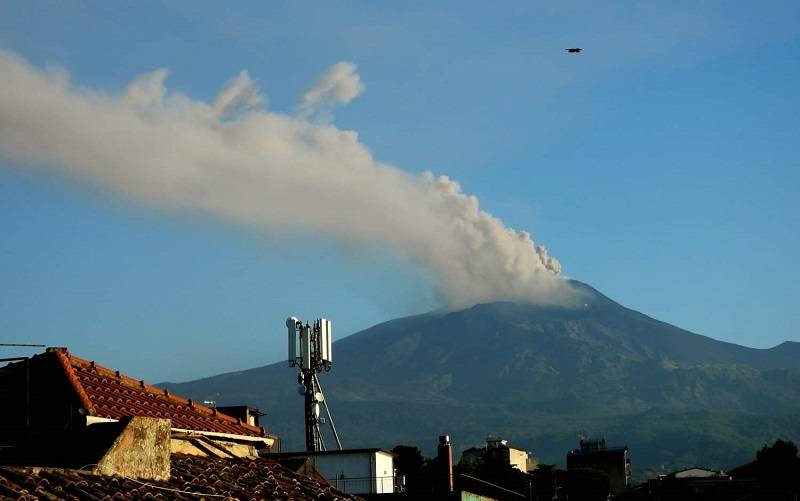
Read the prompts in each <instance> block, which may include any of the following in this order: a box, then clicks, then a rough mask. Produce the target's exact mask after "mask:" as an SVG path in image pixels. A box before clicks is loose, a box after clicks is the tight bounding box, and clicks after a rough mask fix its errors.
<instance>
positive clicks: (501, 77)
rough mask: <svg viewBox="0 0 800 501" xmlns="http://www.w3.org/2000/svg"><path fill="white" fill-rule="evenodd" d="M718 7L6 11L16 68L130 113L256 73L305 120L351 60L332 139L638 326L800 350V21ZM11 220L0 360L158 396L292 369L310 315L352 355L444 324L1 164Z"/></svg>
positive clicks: (267, 6) (313, 263)
mask: <svg viewBox="0 0 800 501" xmlns="http://www.w3.org/2000/svg"><path fill="white" fill-rule="evenodd" d="M697 4H698V2H670V3H668V4H667V3H661V4H655V3H647V2H608V3H600V2H559V3H558V4H553V3H533V2H519V3H507V4H504V5H503V7H502V8H498V7H497V6H494V5H490V4H488V3H486V4H479V3H469V2H452V3H444V2H442V3H435V4H434V3H432V2H419V3H417V2H404V3H394V4H390V3H388V2H387V3H378V2H325V3H321V2H320V3H316V4H311V3H300V2H284V3H279V2H269V3H267V2H239V3H235V4H229V5H227V6H225V7H220V6H219V5H215V4H211V3H206V2H171V3H169V4H168V5H162V4H160V3H156V2H139V3H136V4H113V3H109V2H81V3H72V4H67V3H64V2H36V4H35V5H33V2H21V1H20V2H13V1H12V2H8V1H6V2H0V49H4V50H7V51H12V52H13V53H15V54H16V55H18V56H19V57H21V58H23V59H25V60H26V61H28V62H29V63H30V64H32V65H33V66H35V67H37V68H40V69H44V68H56V67H60V68H64V69H66V70H67V71H68V72H69V74H70V79H71V82H72V84H73V85H74V86H76V87H78V88H89V89H95V90H100V91H103V92H107V93H110V94H115V93H120V92H122V91H123V89H125V87H126V86H127V85H128V83H129V82H130V81H131V80H133V79H134V78H135V77H137V76H138V75H141V74H143V73H146V72H150V71H153V70H156V69H158V68H163V67H166V68H169V76H168V78H167V80H166V86H167V87H168V88H169V89H171V90H176V91H180V92H182V93H184V94H186V95H188V96H190V97H191V98H192V99H196V100H203V101H209V100H211V99H213V98H214V96H215V95H216V93H217V92H218V90H219V89H220V88H221V87H222V86H223V85H225V83H226V82H227V81H228V80H229V79H230V78H231V77H233V76H235V75H237V74H238V73H239V72H240V71H241V70H247V71H248V72H249V75H250V76H251V77H252V79H253V80H255V81H256V82H258V84H259V85H260V86H261V89H262V91H263V93H264V94H265V95H266V96H267V98H268V101H269V103H268V108H269V109H270V110H274V111H276V112H278V113H284V114H287V115H292V114H294V113H296V110H297V103H298V102H299V101H300V100H301V98H302V96H303V94H304V92H305V91H306V90H307V89H308V88H309V87H311V86H312V85H313V84H314V82H315V81H317V79H318V78H319V76H320V75H321V74H323V73H324V72H325V71H326V69H327V68H329V67H330V66H331V65H334V64H335V63H338V62H340V61H349V62H352V63H354V64H355V65H357V68H358V70H357V71H358V75H359V76H360V79H361V81H362V82H363V83H364V84H365V91H364V92H363V94H361V95H359V96H358V97H356V98H355V99H354V100H353V101H352V102H350V103H348V104H346V105H344V106H340V107H338V108H337V109H335V121H334V123H335V125H336V127H338V129H341V130H352V131H356V132H357V133H358V138H359V141H360V143H361V144H362V145H364V146H366V147H367V148H369V150H370V151H371V153H372V155H373V156H374V157H375V159H377V160H378V161H380V162H385V163H387V164H391V165H394V166H397V167H398V168H400V169H402V170H403V171H406V172H409V173H412V174H416V173H420V172H422V171H425V170H430V171H432V172H434V173H435V174H444V175H447V176H449V177H451V178H453V179H455V180H457V181H458V182H460V183H461V186H462V188H463V191H464V192H465V193H467V194H473V195H475V196H477V197H478V199H479V200H480V204H481V208H482V209H484V210H486V211H488V212H490V213H491V214H493V215H495V216H496V217H498V218H500V219H501V220H502V221H503V222H504V223H505V224H506V225H508V226H510V227H512V228H515V229H518V230H527V231H530V232H531V233H532V234H533V237H534V239H535V240H536V242H537V243H542V244H544V245H546V246H547V248H548V250H549V251H550V253H551V254H552V255H554V256H556V257H557V258H558V259H559V260H560V262H561V264H562V266H563V271H562V273H563V274H565V275H568V276H571V277H575V278H577V279H579V280H582V281H585V282H587V283H589V284H591V285H593V286H595V287H596V288H598V289H599V290H601V291H602V292H604V293H606V294H607V295H609V296H610V297H612V298H613V299H615V300H617V301H619V302H621V303H622V304H624V305H626V306H629V307H631V308H634V309H637V310H639V311H642V312H644V313H646V314H648V315H651V316H654V317H656V318H658V319H661V320H665V321H668V322H670V323H673V324H675V325H678V326H680V327H683V328H686V329H689V330H692V331H694V332H698V333H701V334H704V335H708V336H711V337H714V338H717V339H722V340H726V341H731V342H736V343H740V344H744V345H748V346H754V347H769V346H773V345H775V344H778V343H780V342H782V341H784V340H794V341H800V308H798V306H800V305H798V297H800V286H798V279H800V273H798V268H797V265H796V262H795V261H796V256H797V255H798V254H800V241H799V240H800V237H799V236H798V235H800V232H798V226H800V225H798V214H799V213H800V210H798V209H799V208H798V201H797V200H798V194H800V174H798V171H799V168H800V149H798V147H797V141H798V137H800V125H799V124H798V120H797V117H798V111H800V98H798V96H797V92H796V89H797V88H800V65H798V64H797V61H798V60H800V36H798V35H799V34H800V28H798V27H797V20H798V19H800V5H798V4H797V3H796V2H759V3H758V4H757V5H756V3H753V2H703V3H702V5H697ZM572 46H579V47H583V48H584V52H583V53H581V54H578V55H572V54H567V53H565V52H564V50H563V49H564V48H566V47H572ZM0 79H2V76H1V75H0ZM0 84H2V81H1V80H0ZM0 133H3V132H2V131H1V130H0ZM0 215H2V217H0V234H1V235H2V237H0V284H2V288H1V289H0V332H2V333H3V334H2V336H1V337H2V340H3V341H5V342H40V343H46V344H48V345H67V346H69V347H70V349H71V350H72V351H73V352H75V353H76V354H78V355H80V356H83V357H86V358H94V359H96V360H97V361H98V362H99V363H104V364H106V365H109V366H112V367H115V368H119V369H121V370H124V371H126V372H129V373H131V374H133V375H136V376H139V377H144V378H146V379H148V380H151V381H161V380H167V379H169V380H185V379H189V378H194V377H200V376H205V375H211V374H216V373H219V372H223V371H230V370H236V369H244V368H249V367H254V366H258V365H262V364H264V363H267V362H272V361H276V360H279V359H281V358H283V356H284V353H283V350H284V347H283V345H284V342H283V328H282V325H283V320H284V319H285V317H286V316H288V315H289V314H297V315H299V316H300V317H302V318H313V317H316V316H319V315H325V316H327V317H329V318H331V319H333V321H334V328H335V332H336V335H337V336H342V335H345V334H349V333H352V332H355V331H357V330H359V329H361V328H365V327H368V326H370V325H372V324H374V323H377V322H379V321H383V320H387V319H390V318H394V317H397V316H401V315H406V314H412V313H419V312H424V311H427V310H430V309H434V308H437V307H439V306H441V304H442V302H441V301H442V300H441V296H440V294H438V293H437V289H436V287H437V286H436V280H435V278H434V277H432V276H431V275H430V273H429V271H428V270H426V269H425V268H424V267H421V266H418V265H412V264H409V263H408V262H407V261H406V260H405V259H402V258H400V257H398V256H397V255H396V254H395V253H394V252H392V250H391V249H386V248H381V247H380V246H377V247H376V246H366V247H364V248H363V249H362V248H360V247H358V246H356V247H355V248H343V247H342V246H341V245H340V244H337V243H335V242H333V241H331V240H329V239H327V238H322V237H319V236H315V235H314V234H311V233H304V232H300V234H292V235H290V236H287V237H285V238H284V237H282V236H281V235H280V234H279V232H277V233H276V232H271V233H263V232H259V231H254V230H253V229H252V228H248V227H244V226H239V225H236V224H232V223H230V222H229V221H227V220H224V219H220V218H215V217H207V216H205V215H203V214H199V213H194V212H177V213H176V212H169V211H162V210H159V209H157V208H153V207H151V206H148V205H147V204H144V203H141V202H139V201H136V200H131V199H129V198H125V197H119V196H118V195H116V194H115V193H114V192H113V191H112V190H109V189H107V188H103V187H98V185H95V184H92V183H87V182H86V180H85V179H81V178H76V177H73V176H69V175H65V174H63V173H59V172H58V171H54V170H52V169H48V168H31V167H29V166H28V165H24V163H21V162H16V161H12V160H11V159H9V158H7V157H6V158H3V157H2V152H0ZM3 353H4V354H6V353H8V354H13V353H16V352H12V351H11V350H4V352H3Z"/></svg>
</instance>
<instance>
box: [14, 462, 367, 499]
mask: <svg viewBox="0 0 800 501" xmlns="http://www.w3.org/2000/svg"><path fill="white" fill-rule="evenodd" d="M171 463H172V467H171V471H172V474H171V478H170V479H169V480H168V481H164V482H159V481H151V480H148V481H146V482H143V481H137V480H133V479H129V478H126V477H121V476H118V475H114V476H101V475H94V474H91V473H88V472H85V471H79V470H64V469H55V468H25V467H9V466H0V499H37V498H38V499H51V500H60V499H70V500H73V499H119V500H138V499H156V498H158V499H179V500H182V499H186V500H189V499H191V500H195V501H196V500H198V499H245V500H250V499H270V500H284V499H295V500H298V499H320V500H337V499H338V500H348V499H360V498H357V497H355V496H351V495H348V494H345V493H343V492H340V491H337V490H336V489H334V488H333V487H331V486H330V485H327V484H324V483H321V482H317V481H315V480H313V479H311V478H309V477H306V476H304V475H300V474H298V473H295V472H294V471H292V470H290V469H289V468H286V467H284V466H283V465H281V464H279V463H278V462H276V461H271V460H267V459H250V460H247V459H218V458H209V457H199V456H187V455H184V454H173V455H172V459H171ZM198 494H201V495H198ZM202 494H205V496H203V495H202ZM209 495H210V496H209ZM34 496H35V497H34Z"/></svg>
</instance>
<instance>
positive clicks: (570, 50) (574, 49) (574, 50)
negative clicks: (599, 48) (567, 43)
mask: <svg viewBox="0 0 800 501" xmlns="http://www.w3.org/2000/svg"><path fill="white" fill-rule="evenodd" d="M564 50H566V51H567V52H575V53H578V52H580V51H582V50H583V49H581V48H580V47H573V48H571V49H564Z"/></svg>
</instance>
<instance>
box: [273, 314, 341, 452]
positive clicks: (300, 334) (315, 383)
mask: <svg viewBox="0 0 800 501" xmlns="http://www.w3.org/2000/svg"><path fill="white" fill-rule="evenodd" d="M286 329H287V334H288V348H289V367H300V373H299V374H298V375H297V382H298V383H300V384H301V385H302V386H301V387H300V388H299V390H300V391H301V392H302V394H303V395H304V397H305V423H306V451H309V452H313V451H324V450H326V449H325V442H324V440H323V439H322V433H321V431H320V424H323V423H324V420H323V418H321V417H320V415H319V414H320V412H319V411H320V404H322V406H323V407H324V408H325V413H326V415H327V416H328V423H330V425H331V431H332V432H333V438H334V439H335V440H336V446H337V447H338V448H339V450H342V443H341V441H340V440H339V434H338V433H337V432H336V425H334V424H333V416H331V411H330V408H328V403H327V401H326V399H325V396H324V395H323V394H322V387H321V386H320V384H319V378H318V377H317V373H318V372H322V371H323V370H324V371H325V372H327V371H329V370H331V367H332V366H333V353H332V351H331V348H332V344H333V328H332V326H331V321H330V320H327V319H324V318H319V319H317V320H315V321H314V324H313V325H309V324H308V322H306V323H305V324H303V322H302V321H301V320H299V319H298V318H297V317H289V318H287V319H286ZM298 340H299V342H300V352H299V353H298V351H297V347H298V346H297V345H298Z"/></svg>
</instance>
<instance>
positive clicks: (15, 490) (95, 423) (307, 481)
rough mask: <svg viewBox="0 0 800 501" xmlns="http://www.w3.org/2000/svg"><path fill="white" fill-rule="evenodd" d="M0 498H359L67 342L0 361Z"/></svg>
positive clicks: (270, 442)
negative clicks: (85, 356)
mask: <svg viewBox="0 0 800 501" xmlns="http://www.w3.org/2000/svg"><path fill="white" fill-rule="evenodd" d="M0 409H2V410H3V412H1V413H0V499H9V498H10V499H37V498H38V499H51V500H59V499H122V500H138V499H148V498H162V499H165V498H167V499H203V498H206V499H209V498H220V499H246V500H249V499H253V498H256V499H275V500H288V499H325V500H349V499H358V498H356V497H354V496H351V495H349V494H346V493H344V492H341V491H339V490H337V489H336V488H335V487H333V486H331V485H330V484H329V483H328V482H327V481H326V480H325V479H324V477H322V476H321V475H320V474H319V472H318V471H316V469H314V467H313V465H312V464H310V463H308V462H307V461H296V460H295V461H288V460H280V459H263V458H260V457H259V456H258V453H260V452H263V451H270V450H276V448H277V446H278V444H279V442H278V439H277V437H275V436H273V435H270V434H268V433H266V432H265V430H264V429H263V428H260V427H259V426H256V424H257V421H252V422H250V423H248V422H247V421H248V419H247V415H244V417H240V418H236V417H232V416H228V415H226V414H224V413H222V412H219V411H218V410H217V409H214V408H208V407H205V406H203V405H198V404H197V403H195V402H192V401H191V400H187V399H184V398H181V397H178V396H176V395H172V394H170V393H169V392H167V391H165V390H162V389H160V388H156V387H153V386H150V385H147V384H145V383H144V382H143V381H141V380H136V379H134V378H131V377H129V376H126V375H124V374H121V373H120V372H119V371H114V370H111V369H107V368H105V367H102V366H100V365H98V364H96V363H94V362H92V361H88V360H85V359H82V358H79V357H76V356H74V355H72V354H70V353H69V352H68V351H67V350H66V349H63V348H55V349H52V348H51V349H48V350H47V351H46V352H45V353H42V354H40V355H36V356H33V357H31V358H26V359H22V360H18V361H15V362H14V363H10V364H8V365H6V366H5V367H2V368H0Z"/></svg>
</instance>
